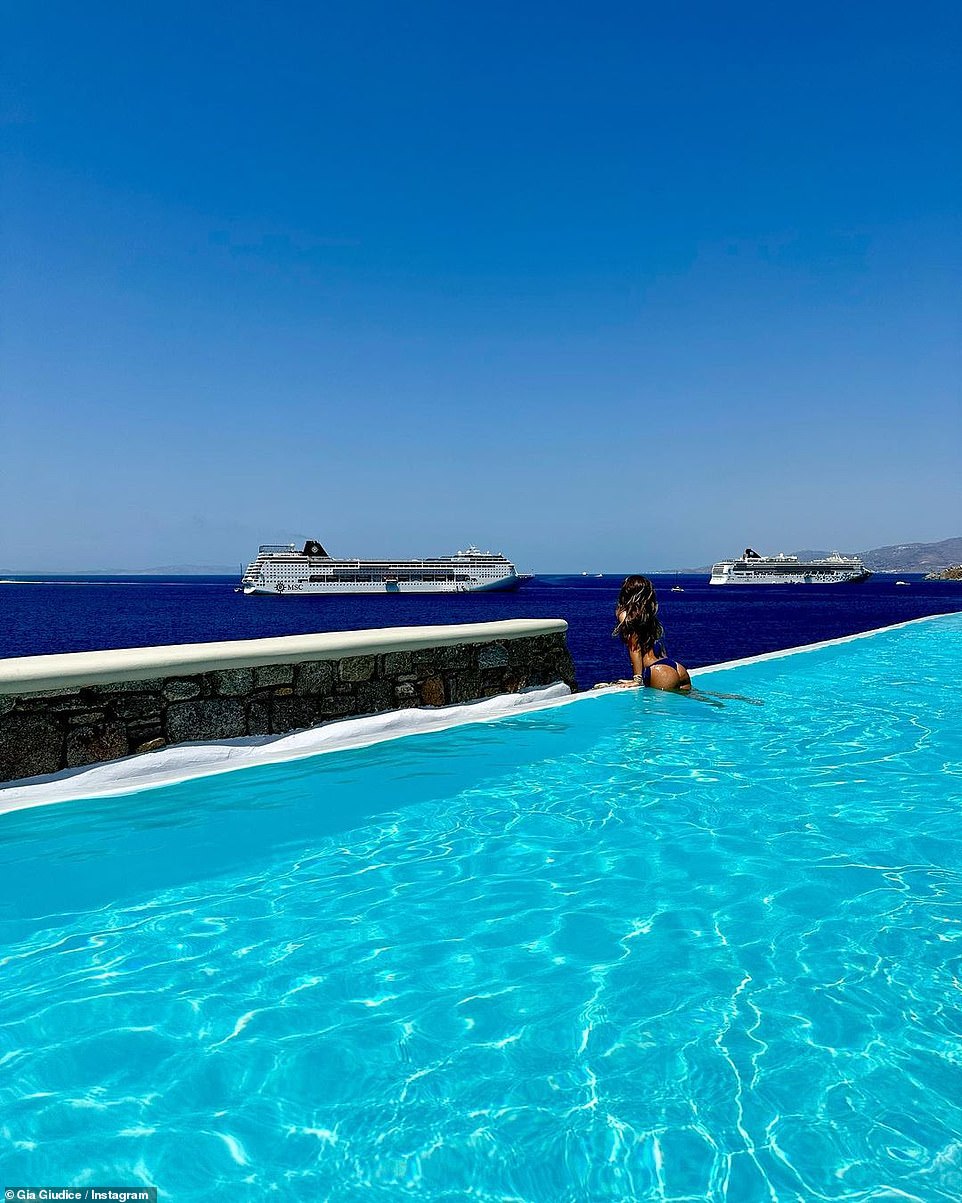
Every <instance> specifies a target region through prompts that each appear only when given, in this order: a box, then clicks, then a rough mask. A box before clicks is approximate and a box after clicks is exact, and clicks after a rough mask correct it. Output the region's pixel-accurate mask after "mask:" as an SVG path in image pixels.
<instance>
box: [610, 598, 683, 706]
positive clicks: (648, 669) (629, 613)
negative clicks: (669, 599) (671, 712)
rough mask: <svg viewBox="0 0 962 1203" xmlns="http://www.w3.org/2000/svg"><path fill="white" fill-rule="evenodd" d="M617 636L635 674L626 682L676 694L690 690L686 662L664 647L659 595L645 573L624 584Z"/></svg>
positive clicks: (618, 610)
mask: <svg viewBox="0 0 962 1203" xmlns="http://www.w3.org/2000/svg"><path fill="white" fill-rule="evenodd" d="M615 618H616V619H617V620H618V625H617V626H616V627H615V629H614V631H613V632H612V634H614V635H617V636H618V637H619V638H620V639H621V640H622V642H623V643H624V644H625V646H626V647H627V649H628V655H629V656H630V657H631V670H632V672H633V673H634V676H633V678H632V680H631V681H625V682H623V684H625V685H646V686H650V687H651V688H652V689H665V690H668V691H670V692H675V693H690V692H691V677H690V676H689V675H688V669H687V668H685V666H684V664H679V663H678V661H677V660H672V659H671V657H670V656H669V655H668V649H667V648H666V647H665V632H664V629H663V627H662V625H661V623H660V622H659V621H658V598H657V597H655V588H654V586H653V585H652V583H651V581H650V580H649V579H648V578H647V577H646V576H629V577H626V578H625V583H624V584H623V585H622V586H621V592H620V593H619V594H618V604H617V605H616V606H615Z"/></svg>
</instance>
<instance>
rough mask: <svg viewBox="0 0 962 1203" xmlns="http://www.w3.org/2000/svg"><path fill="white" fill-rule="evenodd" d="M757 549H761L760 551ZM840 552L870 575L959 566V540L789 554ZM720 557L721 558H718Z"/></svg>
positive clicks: (811, 556) (805, 555) (961, 548)
mask: <svg viewBox="0 0 962 1203" xmlns="http://www.w3.org/2000/svg"><path fill="white" fill-rule="evenodd" d="M760 550H761V549H760ZM833 551H841V552H842V554H843V555H858V556H860V557H861V559H862V562H863V563H864V564H865V567H866V568H868V569H870V570H871V571H872V572H936V571H938V570H940V569H942V568H950V567H951V566H952V565H953V564H962V538H958V539H943V540H942V541H941V542H940V543H895V544H893V545H892V546H890V547H873V548H872V550H871V551H859V552H852V551H847V550H845V549H844V548H841V547H838V548H836V547H830V548H820V549H817V548H811V547H807V548H805V549H804V550H803V551H794V552H792V553H791V554H792V555H795V556H798V558H799V559H800V560H808V559H813V560H820V559H823V558H824V557H825V556H828V555H831V554H832V552H833ZM719 558H723V557H719ZM685 571H688V572H711V565H710V564H708V565H706V566H705V567H703V568H689V569H686V570H685Z"/></svg>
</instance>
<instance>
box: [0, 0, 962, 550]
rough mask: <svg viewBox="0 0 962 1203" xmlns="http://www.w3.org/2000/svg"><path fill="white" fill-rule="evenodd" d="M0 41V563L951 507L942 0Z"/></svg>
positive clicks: (959, 258) (960, 330)
mask: <svg viewBox="0 0 962 1203" xmlns="http://www.w3.org/2000/svg"><path fill="white" fill-rule="evenodd" d="M0 32H2V41H3V43H4V45H5V47H6V49H5V52H4V53H5V62H4V64H3V74H4V77H5V80H6V82H5V86H4V98H3V119H4V120H3V129H2V136H3V147H4V154H5V161H6V166H5V169H4V179H5V182H4V188H3V195H2V218H3V241H4V248H3V256H2V259H3V265H2V281H0V283H2V317H3V335H2V339H3V341H2V356H3V379H2V386H3V405H2V411H0V442H2V456H3V459H2V465H3V467H2V479H0V506H2V513H3V518H2V524H0V568H4V569H7V570H10V569H14V570H17V569H20V570H30V569H40V570H43V569H46V570H51V571H52V570H58V569H66V570H69V569H75V568H83V567H97V566H100V567H109V568H116V567H146V566H155V565H164V564H175V563H177V564H184V563H195V564H212V563H214V564H235V563H237V562H238V561H240V560H246V559H249V558H250V557H251V556H252V554H253V553H254V551H255V549H256V545H257V544H258V543H259V542H267V541H275V540H287V539H297V538H303V537H305V536H313V537H317V538H320V539H321V540H322V541H324V542H325V543H326V544H327V545H328V547H329V548H330V549H332V550H334V551H336V552H342V553H345V554H358V553H360V554H379V553H385V554H390V553H399V554H436V553H438V552H442V551H446V550H454V549H456V548H457V547H459V546H463V545H464V544H465V543H467V542H469V541H474V542H476V543H479V544H482V545H484V546H489V545H490V546H493V547H495V548H498V549H503V550H504V551H505V552H506V553H507V554H509V555H510V556H511V557H513V558H514V559H515V560H516V561H517V562H518V564H519V566H521V567H522V568H530V569H533V570H536V571H552V570H554V571H562V570H566V569H570V570H575V571H580V570H581V569H590V570H598V571H601V570H605V571H627V570H629V569H636V568H641V569H645V568H648V569H654V568H658V567H671V566H675V565H678V566H682V565H691V564H699V563H705V562H709V561H711V560H712V559H715V558H718V557H720V556H722V555H723V554H730V553H733V552H737V551H739V550H740V549H741V548H742V547H744V546H745V545H746V544H747V543H751V544H752V545H753V546H756V547H759V548H761V549H764V550H768V551H778V550H791V549H794V548H799V547H826V548H831V547H840V548H843V549H853V550H854V549H859V548H867V547H872V546H876V545H879V544H885V543H892V542H908V541H916V540H923V541H927V540H934V539H942V538H947V537H949V536H955V535H959V534H962V484H960V481H962V473H960V471H959V458H960V449H962V403H960V378H962V372H960V367H962V363H960V346H962V292H960V283H959V281H960V278H962V271H960V269H962V225H960V208H962V200H960V198H962V151H960V147H962V90H960V78H962V6H960V5H959V4H958V3H957V0H946V2H944V3H931V2H926V0H922V2H920V3H913V4H911V5H910V4H905V3H902V2H900V3H892V2H889V0H880V2H874V3H867V2H866V3H862V2H855V3H848V4H842V3H838V0H835V2H833V3H831V4H827V3H821V2H817V0H816V2H814V3H807V4H795V5H781V4H772V3H770V2H769V0H766V2H765V3H738V2H737V0H736V3H733V4H719V3H716V2H715V0H712V2H710V3H707V2H706V3H678V4H670V5H669V4H653V3H652V4H649V3H630V4H621V3H611V4H607V5H599V4H596V3H592V4H589V3H579V4H567V3H564V2H563V0H562V2H554V3H550V4H549V3H524V2H520V3H519V2H517V0H515V2H513V3H510V4H508V3H497V2H490V0H486V2H485V3H483V4H482V3H474V4H462V3H451V2H450V0H445V2H444V3H440V2H439V3H419V2H418V0H412V2H411V3H409V4H398V3H395V2H393V0H392V2H390V3H387V2H385V3H367V2H365V0H351V3H348V4H337V5H334V4H329V3H315V2H311V3H284V2H278V0H272V2H270V3H244V2H243V0H234V2H232V3H230V4H227V3H212V2H208V3H201V4H197V3H191V4H182V3H173V4H163V5H143V4H129V3H97V2H96V0H93V2H92V3H89V4H77V3H73V2H71V3H69V4H68V3H59V2H55V0H45V2H44V3H38V4H27V3H20V4H14V5H10V6H8V7H7V9H6V15H5V17H4V28H3V30H2V31H0Z"/></svg>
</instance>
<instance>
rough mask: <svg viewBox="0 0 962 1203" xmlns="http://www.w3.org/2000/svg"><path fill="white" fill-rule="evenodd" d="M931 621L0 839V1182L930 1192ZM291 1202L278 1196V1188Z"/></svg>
mask: <svg viewBox="0 0 962 1203" xmlns="http://www.w3.org/2000/svg"><path fill="white" fill-rule="evenodd" d="M960 663H962V616H951V617H948V618H942V619H938V620H935V621H932V622H928V623H923V624H919V625H916V626H912V627H909V628H906V629H902V630H892V631H887V632H883V633H880V634H877V635H874V636H872V637H870V638H867V639H863V640H858V641H855V642H851V643H847V644H843V645H841V646H835V647H829V648H824V649H820V650H814V651H809V652H806V653H804V654H801V655H796V656H792V657H789V658H784V659H777V660H769V661H765V662H763V663H759V664H754V665H743V666H738V667H735V668H731V669H727V670H722V671H719V672H716V673H714V674H712V675H711V676H705V677H702V678H701V680H700V682H699V684H701V685H702V686H703V687H705V688H711V689H717V690H720V691H724V692H728V693H738V694H742V695H746V696H747V697H750V698H753V699H756V700H760V701H761V702H763V704H762V705H755V704H751V703H750V702H747V701H739V700H728V701H726V702H725V705H724V707H723V708H715V707H712V706H709V705H705V704H701V703H698V702H695V701H692V700H690V699H685V698H682V697H677V696H668V695H663V694H657V693H653V692H650V691H645V692H642V691H637V692H635V691H633V692H625V693H620V694H616V695H609V696H605V697H598V698H593V699H588V700H585V701H579V702H576V703H574V704H571V705H567V706H562V707H559V708H557V709H553V710H549V711H542V712H539V713H533V714H528V715H525V716H520V717H512V718H509V719H505V720H500V721H498V722H494V723H490V724H486V725H475V726H467V727H462V728H458V729H455V730H451V731H447V732H443V733H435V734H430V735H424V736H419V737H414V738H408V739H404V740H400V741H396V742H391V743H385V744H381V745H378V746H376V747H373V748H369V749H363V750H356V751H352V752H341V753H335V754H331V755H328V756H322V757H316V758H314V759H311V760H305V761H300V762H296V763H288V764H281V765H270V766H264V767H262V768H257V769H249V770H245V771H243V772H240V773H233V774H226V775H223V776H219V777H211V778H207V779H205V780H197V781H193V782H185V783H182V784H180V785H176V786H168V787H165V788H163V789H158V790H153V791H148V792H144V793H141V794H138V795H130V796H128V797H125V798H113V799H105V800H94V801H89V800H88V801H78V802H74V803H69V804H65V805H61V806H52V807H46V808H41V809H35V810H29V811H22V812H18V813H14V814H10V815H7V816H4V817H2V818H0V839H2V851H0V880H2V883H3V884H2V891H3V910H2V923H0V948H2V954H0V1001H2V1006H0V1180H2V1181H0V1185H11V1184H26V1183H33V1184H44V1183H46V1184H61V1185H63V1184H67V1183H73V1184H76V1183H80V1184H83V1183H87V1184H96V1183H102V1184H103V1183H106V1184H131V1185H132V1184H135V1183H145V1184H154V1185H157V1186H158V1187H159V1188H160V1190H161V1195H162V1197H163V1198H167V1199H171V1200H177V1201H178V1203H186V1201H194V1200H196V1201H198V1203H199V1201H200V1200H210V1199H224V1200H227V1199H261V1198H269V1197H272V1196H274V1197H285V1198H305V1199H306V1198H309V1199H316V1200H321V1199H331V1200H338V1201H340V1200H371V1199H375V1200H376V1199H385V1200H388V1199H391V1200H396V1199H404V1198H410V1199H417V1200H429V1201H435V1200H450V1201H454V1200H463V1199H465V1198H472V1199H478V1200H531V1201H538V1203H540V1201H542V1200H543V1201H545V1203H548V1201H551V1203H560V1201H564V1200H571V1201H572V1203H574V1201H578V1203H582V1201H584V1200H596V1199H612V1200H614V1199H658V1200H678V1201H681V1200H692V1201H694V1200H706V1199H709V1200H738V1201H742V1200H745V1201H748V1200H805V1201H806V1203H807V1201H808V1200H816V1199H819V1200H820V1199H830V1200H836V1199H837V1200H869V1199H871V1200H882V1199H885V1200H889V1199H891V1200H896V1199H898V1200H905V1199H911V1200H922V1201H924V1203H930V1201H932V1200H942V1199H945V1200H958V1199H959V1198H960V1197H962V1042H960V1034H962V980H960V979H962V962H960V953H962V905H960V902H962V821H960V813H962V722H960V714H962V707H960V704H959V687H958V683H957V681H956V674H957V669H958V666H959V664H960ZM292 1192H296V1193H292Z"/></svg>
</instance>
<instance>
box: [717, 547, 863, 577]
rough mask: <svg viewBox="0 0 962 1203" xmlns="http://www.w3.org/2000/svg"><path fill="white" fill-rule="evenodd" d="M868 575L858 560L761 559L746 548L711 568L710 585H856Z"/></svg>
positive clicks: (835, 557) (834, 555)
mask: <svg viewBox="0 0 962 1203" xmlns="http://www.w3.org/2000/svg"><path fill="white" fill-rule="evenodd" d="M871 575H872V574H871V572H869V570H868V569H867V568H866V567H865V565H864V564H863V563H862V561H861V560H860V559H859V557H858V556H843V555H841V554H840V553H839V552H837V551H836V552H832V554H831V555H830V556H826V557H825V559H819V560H815V559H812V560H800V559H799V558H798V556H786V555H777V556H762V555H759V554H758V552H757V551H753V550H752V548H750V547H747V548H746V549H745V553H744V555H742V556H740V557H739V558H738V559H732V560H720V561H719V562H718V563H717V564H714V565H713V566H712V570H711V578H710V579H709V581H708V583H709V585H857V584H859V583H860V582H861V581H867V580H868V578H869V577H870V576H871Z"/></svg>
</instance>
